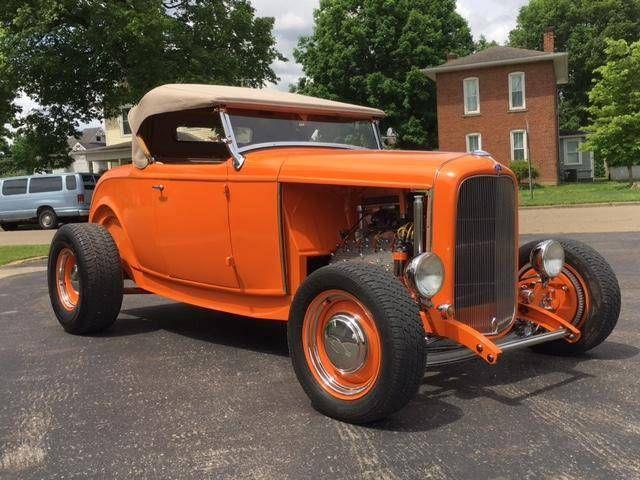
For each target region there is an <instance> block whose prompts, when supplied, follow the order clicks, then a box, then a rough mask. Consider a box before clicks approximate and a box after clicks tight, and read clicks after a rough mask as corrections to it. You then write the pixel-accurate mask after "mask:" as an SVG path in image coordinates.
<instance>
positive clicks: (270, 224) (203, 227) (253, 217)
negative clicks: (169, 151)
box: [90, 148, 515, 320]
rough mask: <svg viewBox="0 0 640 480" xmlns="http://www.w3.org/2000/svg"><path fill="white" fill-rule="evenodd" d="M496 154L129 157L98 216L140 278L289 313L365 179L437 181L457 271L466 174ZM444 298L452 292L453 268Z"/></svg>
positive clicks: (164, 288) (396, 183)
mask: <svg viewBox="0 0 640 480" xmlns="http://www.w3.org/2000/svg"><path fill="white" fill-rule="evenodd" d="M497 165H499V164H498V163H497V162H496V161H494V160H493V159H491V158H490V157H486V156H478V155H472V154H460V153H441V152H401V151H393V150H386V151H345V150H331V149H320V148H283V149H269V150H262V151H257V152H254V153H249V154H248V155H247V159H246V163H245V165H244V166H243V168H242V169H241V170H239V171H236V170H235V169H234V168H232V167H231V160H229V161H227V162H225V163H221V164H215V165H197V164H196V165H190V164H157V163H156V164H151V165H149V166H148V167H147V168H145V169H142V170H141V169H137V168H135V167H132V166H125V167H120V168H116V169H113V170H111V171H109V172H107V173H106V174H105V175H103V176H102V178H101V179H100V182H99V183H98V185H97V187H96V190H95V193H94V200H93V203H92V206H91V214H90V221H91V222H93V223H98V224H101V225H103V226H105V227H106V228H107V229H108V230H109V232H110V233H111V234H112V236H113V237H114V239H115V241H116V243H117V245H118V248H119V250H120V253H121V257H122V260H123V264H124V268H125V271H126V272H127V274H128V275H129V276H130V277H131V279H133V280H134V281H135V283H136V284H137V285H138V286H139V287H140V288H143V289H145V290H148V291H150V292H153V293H156V294H159V295H162V296H165V297H168V298H171V299H174V300H177V301H180V302H185V303H190V304H194V305H198V306H201V307H205V308H210V309H215V310H222V311H226V312H230V313H235V314H240V315H246V316H251V317H256V318H267V319H276V320H287V318H288V314H289V306H290V304H291V300H292V297H293V294H295V292H296V290H297V288H298V286H299V285H300V283H301V282H302V281H303V280H304V279H305V278H306V276H307V273H308V272H307V265H308V260H309V259H310V258H312V257H318V256H324V255H330V254H331V253H332V252H333V251H334V250H335V248H336V247H337V245H338V244H339V242H340V232H341V231H344V230H345V229H347V228H348V227H349V226H350V225H353V223H354V221H355V218H354V216H355V205H356V203H357V197H358V195H359V194H361V193H362V192H363V191H365V190H369V191H371V190H372V189H375V191H376V192H378V193H383V192H387V191H399V190H406V191H414V190H425V191H426V190H429V191H432V192H433V195H432V198H433V206H432V212H433V216H434V221H433V231H432V232H431V237H432V240H431V249H432V250H433V251H434V252H435V253H437V254H438V255H439V256H440V258H441V259H442V260H443V262H444V264H445V270H446V271H451V269H452V268H453V252H452V246H453V245H454V241H453V237H454V235H455V218H456V217H455V209H456V198H457V190H458V186H459V185H460V183H461V182H462V181H463V180H464V179H465V178H467V177H469V176H474V175H497V172H496V166H497ZM499 173H500V174H502V175H513V174H512V173H511V172H510V171H509V170H507V169H500V172H499ZM436 179H437V182H436ZM154 186H156V187H157V186H162V187H164V188H163V189H162V190H158V189H154V188H153V187H154ZM514 288H515V286H514ZM433 303H434V304H436V305H438V304H447V303H448V304H452V303H453V285H452V282H451V278H450V276H449V278H445V285H444V286H443V288H442V290H441V291H440V293H439V294H438V295H437V296H436V297H435V298H434V302H433Z"/></svg>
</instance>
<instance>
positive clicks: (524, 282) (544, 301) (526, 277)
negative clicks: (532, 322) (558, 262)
mask: <svg viewBox="0 0 640 480" xmlns="http://www.w3.org/2000/svg"><path fill="white" fill-rule="evenodd" d="M519 287H520V295H521V297H524V298H522V300H523V301H524V302H525V303H530V304H533V305H537V306H540V307H542V308H544V309H546V310H549V311H551V312H553V313H555V314H556V315H559V316H560V317H562V318H563V319H564V320H566V321H567V322H570V323H572V324H573V325H575V326H577V327H580V326H581V325H582V324H583V323H584V321H585V319H586V318H587V314H588V312H589V307H590V297H589V290H588V289H587V286H586V283H585V281H584V279H583V278H582V276H581V275H579V274H578V273H577V272H576V271H575V269H574V268H572V267H571V266H570V265H566V264H565V266H564V267H563V269H562V272H561V273H560V275H558V276H557V277H556V278H554V279H553V280H549V281H548V282H547V284H546V285H545V284H543V282H542V280H541V279H540V276H539V275H538V274H537V273H536V271H535V270H534V269H533V268H530V266H527V267H525V268H523V269H522V271H521V273H520V281H519Z"/></svg>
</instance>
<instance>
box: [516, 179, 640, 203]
mask: <svg viewBox="0 0 640 480" xmlns="http://www.w3.org/2000/svg"><path fill="white" fill-rule="evenodd" d="M622 202H640V189H637V188H636V189H631V188H629V185H628V184H627V183H620V182H595V183H570V184H564V185H558V186H555V187H554V186H550V187H535V188H534V189H533V200H532V199H531V197H530V195H529V189H528V188H527V187H523V188H521V189H520V205H521V206H535V205H573V204H577V203H622Z"/></svg>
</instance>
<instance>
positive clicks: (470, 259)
mask: <svg viewBox="0 0 640 480" xmlns="http://www.w3.org/2000/svg"><path fill="white" fill-rule="evenodd" d="M516 208H517V197H516V186H515V184H514V181H513V179H512V178H511V177H510V176H506V175H505V176H493V175H492V176H490V175H479V176H473V177H469V178H467V179H465V180H464V181H463V182H462V183H461V185H460V188H459V190H458V199H457V214H456V245H455V279H454V296H455V300H454V306H455V312H456V319H457V320H459V321H460V322H462V323H465V324H467V325H469V326H470V327H472V328H474V329H476V330H478V331H479V332H480V333H483V334H485V335H497V334H500V333H501V332H503V331H505V330H506V329H508V328H509V327H510V326H511V325H512V323H513V320H514V315H515V308H516V288H517V284H516V275H517V273H516V270H517V268H516V267H517V265H516V263H517V260H516V249H517V238H516Z"/></svg>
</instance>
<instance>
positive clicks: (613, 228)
mask: <svg viewBox="0 0 640 480" xmlns="http://www.w3.org/2000/svg"><path fill="white" fill-rule="evenodd" d="M604 232H640V205H624V204H617V205H611V206H604V205H603V206H592V207H590V206H571V207H557V208H523V209H520V233H521V234H523V235H524V234H536V233H604Z"/></svg>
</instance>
